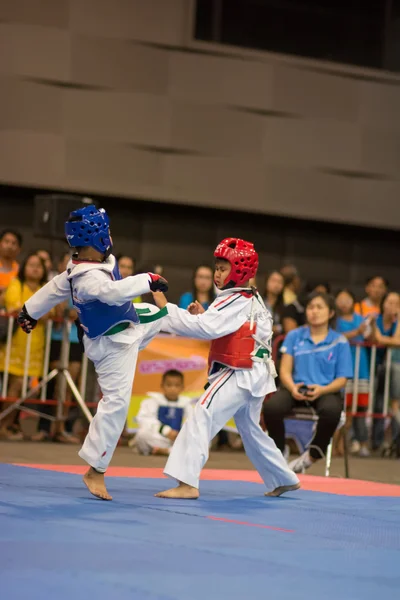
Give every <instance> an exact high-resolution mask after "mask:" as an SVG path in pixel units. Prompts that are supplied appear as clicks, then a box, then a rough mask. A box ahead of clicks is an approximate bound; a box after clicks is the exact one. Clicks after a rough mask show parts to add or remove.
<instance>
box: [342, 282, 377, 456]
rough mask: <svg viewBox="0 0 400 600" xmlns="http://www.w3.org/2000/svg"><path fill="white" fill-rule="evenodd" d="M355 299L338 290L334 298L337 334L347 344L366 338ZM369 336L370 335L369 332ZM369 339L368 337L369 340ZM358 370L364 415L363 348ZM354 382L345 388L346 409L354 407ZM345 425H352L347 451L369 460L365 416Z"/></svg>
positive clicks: (366, 360)
mask: <svg viewBox="0 0 400 600" xmlns="http://www.w3.org/2000/svg"><path fill="white" fill-rule="evenodd" d="M354 306H355V297H354V294H352V292H350V291H349V290H347V289H343V290H340V292H338V293H337V295H336V310H337V314H338V318H337V319H336V330H337V331H339V332H340V333H342V334H343V335H344V336H345V338H347V339H348V340H349V342H353V343H363V342H365V340H366V338H367V333H368V331H367V323H366V322H365V319H364V318H363V317H362V316H361V315H358V314H357V313H355V312H354ZM371 334H372V332H371ZM369 337H371V335H370V336H369ZM359 353H360V359H359V367H358V385H357V388H358V399H357V407H356V408H357V413H365V412H366V411H367V409H368V397H369V356H368V350H367V348H366V347H365V346H361V347H360V350H359ZM351 356H352V360H353V370H354V375H355V374H356V368H355V367H356V364H355V363H356V347H355V346H354V345H353V346H351ZM353 390H354V380H353V379H349V380H348V381H347V385H346V405H347V408H348V409H350V411H351V407H352V405H353ZM347 424H348V425H349V426H350V425H352V430H353V436H352V437H353V439H352V444H351V449H350V451H351V452H352V454H359V455H360V456H362V457H367V456H369V450H368V429H367V423H366V418H365V416H357V417H353V418H352V417H351V415H350V416H349V418H348V420H347Z"/></svg>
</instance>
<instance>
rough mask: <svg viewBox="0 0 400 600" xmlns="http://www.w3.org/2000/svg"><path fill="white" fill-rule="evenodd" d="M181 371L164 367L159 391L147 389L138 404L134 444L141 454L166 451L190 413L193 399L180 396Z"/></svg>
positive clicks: (182, 383) (182, 381) (162, 453)
mask: <svg viewBox="0 0 400 600" xmlns="http://www.w3.org/2000/svg"><path fill="white" fill-rule="evenodd" d="M183 389H184V379H183V373H181V371H177V370H176V369H170V370H169V371H166V372H165V373H164V374H163V376H162V380H161V393H160V392H158V393H157V392H150V393H149V394H148V397H147V398H145V400H143V402H142V403H141V405H140V410H139V413H138V415H137V417H136V420H137V422H138V424H139V430H138V432H137V434H136V436H135V446H136V448H137V449H138V451H139V453H140V454H144V455H146V456H147V455H149V454H153V455H157V454H159V455H164V456H165V455H168V454H169V453H170V451H171V448H172V445H173V443H174V441H175V440H176V438H177V436H178V433H179V431H180V430H181V427H182V424H183V422H184V421H186V420H187V418H188V417H189V416H190V414H191V412H192V410H193V408H192V399H191V398H189V396H183V395H182V392H183Z"/></svg>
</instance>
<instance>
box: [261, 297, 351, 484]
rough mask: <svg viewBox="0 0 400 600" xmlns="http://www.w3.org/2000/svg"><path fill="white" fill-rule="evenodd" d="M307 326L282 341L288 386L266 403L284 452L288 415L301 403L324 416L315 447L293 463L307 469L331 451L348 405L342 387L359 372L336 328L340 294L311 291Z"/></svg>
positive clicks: (299, 470) (267, 418)
mask: <svg viewBox="0 0 400 600" xmlns="http://www.w3.org/2000/svg"><path fill="white" fill-rule="evenodd" d="M305 309H306V317H307V326H306V327H299V328H298V329H295V330H294V331H291V332H290V333H289V334H288V335H287V336H286V339H285V342H284V344H283V346H282V349H281V351H282V354H283V355H282V363H281V369H280V379H281V382H282V384H283V386H284V387H283V388H282V389H280V390H279V391H278V392H276V393H275V394H274V395H273V396H272V397H271V398H269V399H268V400H266V401H265V402H264V407H263V415H264V423H265V425H266V428H267V430H268V434H269V435H270V436H271V437H272V439H273V440H274V441H275V443H276V445H277V446H278V448H279V449H280V450H281V451H282V453H283V452H284V448H285V425H284V418H285V417H286V415H288V414H289V413H290V412H291V410H292V409H293V408H294V407H295V406H308V407H310V408H313V409H314V410H315V412H316V414H317V415H318V417H319V419H318V422H317V427H316V433H315V436H314V438H313V440H312V444H311V445H310V448H309V450H307V451H306V452H305V453H304V454H302V455H301V456H300V458H298V459H296V460H295V461H293V462H292V463H290V465H289V466H290V467H291V468H292V469H293V470H294V471H295V473H302V472H303V471H305V470H306V469H308V468H309V467H310V466H311V465H312V464H313V463H314V462H316V461H317V460H318V459H320V458H322V457H323V456H324V455H325V452H326V449H327V447H328V444H329V442H330V439H331V438H332V436H333V434H334V432H335V430H336V428H337V426H338V424H339V421H340V416H341V413H342V409H343V400H342V395H341V390H342V389H343V388H344V387H345V385H346V381H347V379H348V378H350V377H352V376H353V369H352V365H351V352H350V346H349V342H348V341H347V340H346V338H345V337H344V336H342V335H341V334H340V333H337V332H336V331H334V330H333V329H332V324H333V319H334V316H335V301H334V299H333V298H332V297H331V296H329V295H328V294H325V293H323V292H314V293H313V294H311V295H310V296H309V298H308V300H307V302H306V305H305Z"/></svg>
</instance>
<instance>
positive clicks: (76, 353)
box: [50, 340, 83, 363]
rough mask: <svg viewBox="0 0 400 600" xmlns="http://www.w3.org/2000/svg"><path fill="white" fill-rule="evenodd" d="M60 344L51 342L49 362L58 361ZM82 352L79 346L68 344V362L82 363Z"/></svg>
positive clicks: (55, 341) (56, 341)
mask: <svg viewBox="0 0 400 600" xmlns="http://www.w3.org/2000/svg"><path fill="white" fill-rule="evenodd" d="M60 356H61V342H60V341H58V340H52V342H51V346H50V362H53V361H56V360H60ZM82 356H83V352H82V349H81V345H80V344H76V343H75V344H70V346H69V362H79V363H80V362H82Z"/></svg>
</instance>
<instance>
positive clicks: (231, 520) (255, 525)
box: [206, 516, 295, 533]
mask: <svg viewBox="0 0 400 600" xmlns="http://www.w3.org/2000/svg"><path fill="white" fill-rule="evenodd" d="M206 518H207V519H211V521H222V522H223V523H232V524H233V525H246V527H259V528H260V529H272V531H283V532H284V533H295V531H294V529H282V528H281V527H272V525H260V524H259V523H246V521H235V520H234V519H224V518H223V517H212V516H209V517H206Z"/></svg>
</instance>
